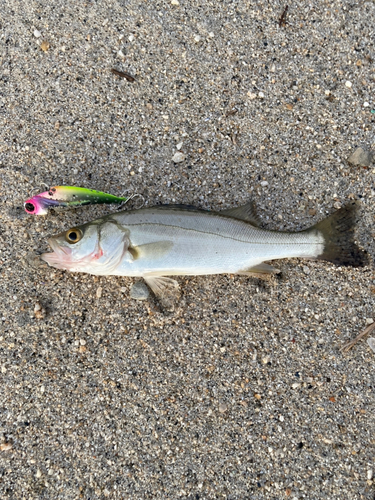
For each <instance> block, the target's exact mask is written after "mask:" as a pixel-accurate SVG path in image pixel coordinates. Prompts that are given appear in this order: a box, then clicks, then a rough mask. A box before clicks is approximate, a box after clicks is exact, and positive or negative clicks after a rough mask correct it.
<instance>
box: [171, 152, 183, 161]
mask: <svg viewBox="0 0 375 500" xmlns="http://www.w3.org/2000/svg"><path fill="white" fill-rule="evenodd" d="M184 160H185V155H184V153H181V152H177V153H175V154H174V155H173V157H172V161H173V162H174V163H181V162H183V161H184Z"/></svg>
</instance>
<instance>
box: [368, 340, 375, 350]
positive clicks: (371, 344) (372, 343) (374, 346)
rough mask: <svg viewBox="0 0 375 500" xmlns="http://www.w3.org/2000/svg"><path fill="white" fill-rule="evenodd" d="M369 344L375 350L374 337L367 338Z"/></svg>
mask: <svg viewBox="0 0 375 500" xmlns="http://www.w3.org/2000/svg"><path fill="white" fill-rule="evenodd" d="M367 344H368V346H369V348H370V349H371V350H372V351H374V352H375V339H374V337H370V338H369V339H367Z"/></svg>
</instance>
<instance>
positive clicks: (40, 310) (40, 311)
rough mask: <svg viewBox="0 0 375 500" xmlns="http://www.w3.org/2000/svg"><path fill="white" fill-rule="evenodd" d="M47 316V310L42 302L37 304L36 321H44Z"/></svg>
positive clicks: (35, 306)
mask: <svg viewBox="0 0 375 500" xmlns="http://www.w3.org/2000/svg"><path fill="white" fill-rule="evenodd" d="M45 315H46V310H45V309H44V308H43V307H42V304H41V303H40V302H35V305H34V316H35V317H36V319H43V318H44V317H45Z"/></svg>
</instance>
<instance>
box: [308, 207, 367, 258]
mask: <svg viewBox="0 0 375 500" xmlns="http://www.w3.org/2000/svg"><path fill="white" fill-rule="evenodd" d="M358 206H359V203H358V202H354V203H350V204H348V205H346V206H344V207H343V208H340V210H337V212H335V213H334V214H332V215H330V216H329V217H327V218H326V219H324V220H322V221H321V222H318V224H316V225H315V226H313V227H312V228H311V229H310V230H315V231H318V232H319V233H320V234H321V235H322V236H323V237H324V250H323V253H322V254H321V255H318V257H317V258H318V259H320V260H328V261H329V262H333V263H334V264H336V265H338V266H352V267H363V266H365V265H366V264H368V255H367V253H366V252H365V251H364V250H361V249H360V248H359V247H358V246H357V245H356V243H355V241H354V228H355V223H356V214H357V209H358Z"/></svg>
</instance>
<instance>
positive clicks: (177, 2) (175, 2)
mask: <svg viewBox="0 0 375 500" xmlns="http://www.w3.org/2000/svg"><path fill="white" fill-rule="evenodd" d="M171 4H172V5H180V2H179V1H178V0H172V1H171Z"/></svg>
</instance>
